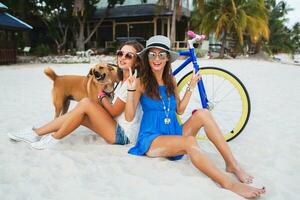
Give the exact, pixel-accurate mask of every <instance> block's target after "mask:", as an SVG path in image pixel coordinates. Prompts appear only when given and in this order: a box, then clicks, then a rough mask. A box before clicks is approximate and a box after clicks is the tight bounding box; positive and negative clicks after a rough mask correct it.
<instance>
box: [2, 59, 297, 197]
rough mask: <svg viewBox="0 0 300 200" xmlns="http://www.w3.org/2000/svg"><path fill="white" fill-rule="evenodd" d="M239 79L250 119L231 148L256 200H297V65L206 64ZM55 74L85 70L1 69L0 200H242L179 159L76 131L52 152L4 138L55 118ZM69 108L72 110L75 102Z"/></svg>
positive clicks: (219, 161) (82, 66)
mask: <svg viewBox="0 0 300 200" xmlns="http://www.w3.org/2000/svg"><path fill="white" fill-rule="evenodd" d="M201 62H202V63H201V64H202V65H214V66H219V67H224V68H225V69H229V70H230V71H231V72H233V73H235V74H236V75H238V77H239V78H240V79H242V80H243V82H244V83H245V85H246V87H247V88H248V91H249V94H250V96H251V101H252V113H251V118H250V121H249V124H248V126H247V127H246V129H245V130H244V131H243V133H242V134H241V135H240V136H239V137H237V138H236V139H235V140H233V141H231V142H230V143H229V144H230V146H231V148H232V151H233V152H234V154H235V156H236V158H237V159H238V160H239V162H240V164H241V165H242V166H243V167H244V168H245V169H246V171H248V172H249V173H250V174H252V175H253V176H255V177H256V179H255V182H254V185H257V186H261V185H264V186H266V188H267V194H266V195H264V196H263V197H262V198H261V199H272V200H282V199H289V200H296V199H299V197H298V193H299V189H300V188H299V181H300V173H299V169H300V161H299V160H298V159H299V157H298V156H300V134H299V131H300V121H299V120H300V109H299V108H300V67H299V66H295V65H286V64H278V63H275V62H267V61H255V60H204V61H201ZM46 66H51V67H53V68H54V69H55V71H56V72H57V73H58V74H82V75H85V74H87V72H88V68H89V65H88V64H80V65H54V64H47V65H46V64H30V65H22V66H19V65H12V66H1V67H0V91H1V95H0V102H1V104H0V131H1V132H0V133H1V134H0V199H3V200H11V199H22V200H24V199H25V200H26V199H32V200H40V199H51V200H53V199H55V200H59V199H88V200H92V199H101V200H103V199H104V200H105V199H107V200H114V199H117V200H123V199H128V200H141V199H149V200H153V199H163V200H168V199H172V200H173V199H185V200H186V199H191V200H195V199H222V200H233V199H243V198H241V197H239V196H238V195H236V194H234V193H232V192H230V191H226V190H224V189H221V188H220V187H219V186H218V185H217V184H215V183H213V181H211V180H210V179H209V178H207V177H206V176H205V175H204V174H202V173H201V172H199V171H197V170H196V169H195V168H194V167H193V166H192V164H191V163H190V161H189V160H188V159H187V158H186V157H185V158H184V159H183V160H180V161H176V162H172V161H169V160H166V159H163V158H156V159H150V158H146V157H138V156H132V155H129V154H127V150H128V148H129V146H117V145H108V144H106V143H105V142H104V141H103V140H102V139H101V138H100V137H98V136H97V135H96V134H94V133H91V132H90V131H89V130H87V129H85V128H80V129H78V130H76V131H75V132H74V134H72V135H70V136H68V137H66V138H64V139H63V141H62V143H61V144H59V145H58V146H57V147H56V149H54V150H43V151H38V150H32V149H30V148H29V145H28V144H26V143H22V142H21V143H15V142H12V141H10V140H9V139H8V137H7V135H6V132H7V131H15V130H19V129H24V128H26V127H28V126H32V125H41V124H42V123H44V122H47V121H49V120H51V119H52V118H53V115H54V111H53V106H52V102H51V97H50V89H51V87H52V81H50V80H49V79H48V78H47V77H46V76H45V75H44V74H43V69H44V68H45V67H46ZM73 105H74V104H73ZM199 145H200V146H201V148H203V149H204V150H205V151H206V152H207V155H208V156H209V158H210V159H211V160H213V161H214V162H215V163H216V164H217V165H218V167H219V168H221V169H222V170H223V169H224V167H225V165H224V163H223V160H222V158H221V156H220V155H219V153H218V152H216V150H215V149H214V147H213V146H212V145H211V144H210V143H209V142H208V141H200V142H199Z"/></svg>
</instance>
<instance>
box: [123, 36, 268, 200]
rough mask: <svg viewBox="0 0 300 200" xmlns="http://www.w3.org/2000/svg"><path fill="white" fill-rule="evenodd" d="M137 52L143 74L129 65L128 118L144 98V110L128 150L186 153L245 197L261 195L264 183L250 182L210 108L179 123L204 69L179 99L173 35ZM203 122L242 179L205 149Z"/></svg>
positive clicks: (175, 155) (176, 155) (151, 41)
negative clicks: (220, 166)
mask: <svg viewBox="0 0 300 200" xmlns="http://www.w3.org/2000/svg"><path fill="white" fill-rule="evenodd" d="M138 55H139V57H140V58H141V59H142V66H141V73H140V78H136V77H135V76H132V72H131V71H130V77H129V79H128V82H127V84H128V94H127V101H126V107H125V117H126V119H127V120H128V121H131V120H132V119H133V118H134V116H135V111H136V108H137V106H138V104H139V102H140V103H141V106H142V109H143V116H142V122H141V126H140V131H139V134H138V139H137V143H136V145H135V146H134V147H132V148H131V149H130V150H129V153H130V154H134V155H146V156H148V157H167V158H169V159H171V160H176V159H180V158H181V157H182V155H183V154H187V155H188V157H189V158H190V159H191V161H192V163H193V164H194V165H195V167H196V168H198V169H199V170H200V171H202V172H203V173H205V174H206V175H207V176H209V177H210V178H212V179H213V180H214V181H215V182H217V183H218V184H220V185H221V187H223V188H225V189H228V190H231V191H233V192H235V193H237V194H239V195H241V196H243V197H246V198H255V197H259V196H260V195H261V194H263V193H265V188H262V189H259V188H255V187H251V186H249V185H247V183H251V182H252V179H253V177H252V176H250V175H248V174H247V173H246V172H245V171H244V170H243V169H241V168H240V166H239V165H238V163H237V161H236V160H235V158H234V156H233V154H232V152H231V150H230V148H229V146H228V144H227V142H226V141H225V139H224V137H223V135H222V134H221V131H220V129H219V127H218V125H217V124H216V122H215V120H214V119H213V117H212V115H211V113H210V112H209V111H208V110H206V109H200V110H197V111H196V112H195V113H194V114H193V115H192V116H191V117H190V118H189V119H188V120H187V121H186V122H185V123H184V124H183V126H181V125H180V124H179V123H178V121H177V118H176V113H177V114H182V113H183V112H184V110H185V108H186V106H187V103H188V101H189V99H190V97H191V95H192V92H193V90H194V88H195V87H196V85H197V82H198V81H199V80H200V78H201V76H200V74H199V73H196V74H194V76H193V78H192V80H191V82H190V85H189V87H188V89H187V91H186V93H185V95H184V96H183V98H182V99H180V98H179V95H178V92H177V86H176V81H175V78H174V77H173V76H172V72H171V65H170V63H171V62H173V61H174V60H176V58H177V53H176V52H173V51H171V50H170V40H169V39H168V38H167V37H165V36H160V35H158V36H153V37H151V38H150V39H149V40H148V41H147V43H146V48H145V49H144V50H143V51H141V52H140V53H138ZM202 127H203V128H204V130H205V132H206V134H207V137H208V138H209V140H210V141H212V142H213V144H214V145H215V146H216V147H217V149H218V151H219V152H220V153H221V155H222V157H223V158H224V160H225V163H226V171H227V172H231V173H233V174H235V175H236V177H237V178H238V179H239V181H237V180H233V179H231V178H230V177H229V176H227V175H226V174H225V173H223V172H222V171H220V170H219V169H218V168H217V167H216V166H215V165H214V164H213V163H212V162H211V161H210V160H209V159H208V158H207V156H206V155H205V154H204V153H203V152H202V151H201V149H200V148H199V146H198V143H197V140H196V138H195V135H196V133H197V132H198V131H199V129H200V128H202Z"/></svg>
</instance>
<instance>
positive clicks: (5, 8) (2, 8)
mask: <svg viewBox="0 0 300 200" xmlns="http://www.w3.org/2000/svg"><path fill="white" fill-rule="evenodd" d="M7 9H8V8H7V6H6V5H4V4H3V3H1V2H0V12H4V11H6V10H7Z"/></svg>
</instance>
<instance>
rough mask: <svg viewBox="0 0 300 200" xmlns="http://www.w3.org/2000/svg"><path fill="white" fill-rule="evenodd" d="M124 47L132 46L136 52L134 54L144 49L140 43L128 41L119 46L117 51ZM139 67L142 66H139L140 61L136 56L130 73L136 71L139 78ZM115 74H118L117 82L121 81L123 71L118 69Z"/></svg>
mask: <svg viewBox="0 0 300 200" xmlns="http://www.w3.org/2000/svg"><path fill="white" fill-rule="evenodd" d="M125 45H128V46H132V47H133V48H134V49H135V50H136V52H140V51H142V50H143V49H144V46H143V45H142V44H141V43H139V42H137V41H135V40H129V41H126V42H124V43H122V44H121V45H120V46H119V48H118V50H121V49H122V48H123V47H124V46H125ZM141 65H142V64H141V59H139V58H138V56H136V62H135V66H134V68H133V69H132V71H134V70H135V69H136V70H137V76H139V74H140V70H141V69H140V68H141ZM117 73H118V78H119V80H123V70H122V69H121V68H119V67H118V71H117Z"/></svg>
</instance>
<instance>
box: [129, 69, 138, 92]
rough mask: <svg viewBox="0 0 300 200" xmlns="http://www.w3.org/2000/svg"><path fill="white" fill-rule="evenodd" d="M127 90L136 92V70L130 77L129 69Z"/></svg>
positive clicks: (130, 71)
mask: <svg viewBox="0 0 300 200" xmlns="http://www.w3.org/2000/svg"><path fill="white" fill-rule="evenodd" d="M127 89H128V90H136V70H134V74H133V75H132V70H131V68H129V78H128V79H127Z"/></svg>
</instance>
